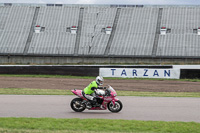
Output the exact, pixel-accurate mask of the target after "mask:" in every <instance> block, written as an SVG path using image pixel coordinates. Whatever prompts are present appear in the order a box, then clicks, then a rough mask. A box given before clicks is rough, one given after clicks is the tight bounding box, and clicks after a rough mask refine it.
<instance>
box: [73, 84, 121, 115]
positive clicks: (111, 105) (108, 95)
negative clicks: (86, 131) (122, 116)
mask: <svg viewBox="0 0 200 133" xmlns="http://www.w3.org/2000/svg"><path fill="white" fill-rule="evenodd" d="M71 91H72V93H74V94H75V95H77V96H78V98H74V99H73V100H72V101H71V108H72V109H73V110H74V111H76V112H82V111H84V110H85V109H86V108H87V109H89V110H106V109H107V108H108V110H110V111H111V112H113V113H117V112H119V111H121V109H122V107H123V105H122V103H121V101H120V100H119V99H118V98H116V96H117V92H116V91H115V90H114V89H113V88H112V87H111V86H108V88H106V89H105V91H103V90H99V91H101V92H100V93H101V94H102V95H99V96H97V97H96V99H97V103H98V104H99V105H100V106H96V105H92V104H91V103H90V102H89V101H88V100H87V99H86V98H85V97H84V96H83V95H82V90H76V89H74V90H71Z"/></svg>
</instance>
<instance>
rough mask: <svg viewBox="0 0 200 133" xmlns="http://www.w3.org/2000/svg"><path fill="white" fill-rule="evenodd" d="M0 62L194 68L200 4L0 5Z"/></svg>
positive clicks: (199, 53) (199, 46) (199, 52)
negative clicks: (163, 65)
mask: <svg viewBox="0 0 200 133" xmlns="http://www.w3.org/2000/svg"><path fill="white" fill-rule="evenodd" d="M0 63H1V64H75V63H76V64H77V63H78V64H162V63H163V64H167V63H169V64H198V63H200V6H173V5H171V6H164V5H159V6H153V5H151V6H150V5H65V4H12V3H2V4H0Z"/></svg>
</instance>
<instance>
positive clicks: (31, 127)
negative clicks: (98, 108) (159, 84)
mask: <svg viewBox="0 0 200 133" xmlns="http://www.w3.org/2000/svg"><path fill="white" fill-rule="evenodd" d="M0 132H31V133H32V132H41V133H44V132H58V133H62V132H69V133H71V132H72V133H75V132H82V133H88V132H89V133H96V132H102V133H106V132H107V133H110V132H113V133H116V132H117V133H119V132H126V133H128V132H138V133H158V132H159V133H200V123H195V122H163V121H136V120H108V119H77V118H76V119H55V118H0Z"/></svg>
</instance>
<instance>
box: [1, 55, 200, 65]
mask: <svg viewBox="0 0 200 133" xmlns="http://www.w3.org/2000/svg"><path fill="white" fill-rule="evenodd" d="M0 64H39V65H40V64H181V65H182V64H200V59H195V58H187V59H181V58H151V57H121V58H120V57H84V56H82V57H56V56H52V57H42V56H41V57H36V56H0Z"/></svg>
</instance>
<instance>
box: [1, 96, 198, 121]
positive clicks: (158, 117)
mask: <svg viewBox="0 0 200 133" xmlns="http://www.w3.org/2000/svg"><path fill="white" fill-rule="evenodd" d="M73 98H75V96H54V95H52V96H49V95H0V117H36V118H39V117H53V118H81V119H84V118H103V119H127V120H153V121H185V122H190V121H194V122H200V113H199V112H200V98H172V97H165V98H164V97H132V96H129V97H123V96H119V97H118V98H119V99H120V100H121V101H122V103H123V109H122V111H121V112H119V113H111V112H109V111H108V110H106V111H89V110H85V111H84V112H82V113H77V112H74V111H73V110H72V109H71V108H70V102H71V100H72V99H73Z"/></svg>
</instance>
